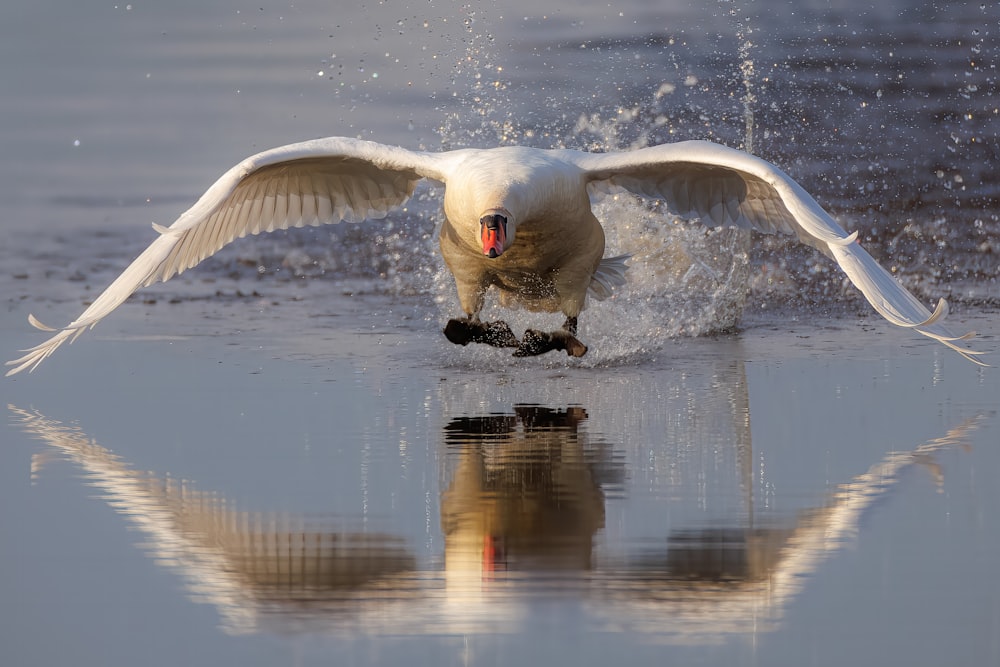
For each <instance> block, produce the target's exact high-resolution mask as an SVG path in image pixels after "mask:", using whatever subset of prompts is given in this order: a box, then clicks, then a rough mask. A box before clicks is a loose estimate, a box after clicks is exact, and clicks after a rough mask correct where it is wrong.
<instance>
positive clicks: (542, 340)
mask: <svg viewBox="0 0 1000 667" xmlns="http://www.w3.org/2000/svg"><path fill="white" fill-rule="evenodd" d="M575 334H576V318H575V317H567V318H566V321H565V322H563V325H562V328H561V329H557V330H556V331H548V332H546V331H536V330H535V329H528V330H527V331H525V332H524V339H523V340H522V341H521V344H520V345H518V346H517V349H516V350H514V356H515V357H534V356H537V355H539V354H545V353H546V352H552V351H553V350H565V351H566V354H567V355H569V356H571V357H582V356H583V355H585V354H587V346H586V345H584V344H583V343H581V342H580V340H579V339H578V338H577V337H576V335H575Z"/></svg>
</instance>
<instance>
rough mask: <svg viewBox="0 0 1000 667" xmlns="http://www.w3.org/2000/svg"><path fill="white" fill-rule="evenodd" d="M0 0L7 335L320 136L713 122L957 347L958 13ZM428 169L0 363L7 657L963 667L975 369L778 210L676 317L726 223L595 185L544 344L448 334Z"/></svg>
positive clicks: (990, 250) (985, 103) (975, 32)
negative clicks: (520, 348) (4, 2)
mask: <svg viewBox="0 0 1000 667" xmlns="http://www.w3.org/2000/svg"><path fill="white" fill-rule="evenodd" d="M0 12H2V15H3V19H4V20H3V21H0V35H2V39H0V49H2V50H3V55H4V56H5V58H4V61H5V62H6V63H8V65H7V66H6V67H5V68H4V69H3V70H2V71H0V76H2V77H3V83H4V86H5V91H8V94H7V95H6V96H5V100H6V102H5V104H4V105H2V107H0V119H2V121H3V122H2V123H0V146H2V148H3V155H4V157H3V159H2V160H0V170H2V173H0V176H2V177H0V196H2V198H3V201H4V202H5V211H6V215H5V216H4V219H3V221H2V223H0V262H2V265H3V266H4V270H3V272H0V293H2V294H3V297H4V304H5V308H4V310H3V312H2V315H0V332H2V335H0V340H2V341H3V342H4V346H5V349H6V350H7V352H6V355H7V357H5V358H10V357H12V356H14V351H15V350H16V349H18V348H21V347H25V346H28V345H31V344H34V343H35V342H37V337H38V332H36V331H33V330H32V329H30V327H28V326H27V323H26V318H27V314H28V313H29V312H32V313H34V314H35V315H36V316H38V317H39V319H41V320H42V321H44V322H47V323H50V324H60V323H62V322H64V321H68V320H69V319H71V318H72V317H75V316H76V315H77V314H78V312H79V311H80V310H81V309H82V307H83V303H84V302H85V301H86V300H88V299H90V298H93V296H94V292H95V291H96V290H99V289H102V288H103V286H104V285H106V284H107V283H108V282H109V281H110V280H111V279H112V278H113V277H114V276H115V275H116V274H117V272H118V271H119V270H121V268H122V267H123V266H124V265H125V264H126V263H127V262H128V261H129V260H130V259H131V258H132V257H133V256H134V255H135V254H136V253H137V252H139V251H140V250H141V249H142V248H143V247H144V246H145V244H146V243H148V242H149V240H150V239H151V238H152V234H153V232H152V230H150V229H149V226H148V225H149V223H150V222H154V221H155V222H158V223H161V224H169V223H170V222H171V221H172V220H173V219H174V218H175V217H176V215H177V214H178V213H179V212H180V210H182V209H183V208H184V207H185V206H186V205H187V204H188V203H190V202H191V201H193V200H194V199H195V198H196V197H197V196H198V194H199V193H200V192H201V191H202V190H203V189H204V188H205V187H206V186H207V185H208V184H209V183H210V182H211V181H212V180H213V179H214V178H215V177H217V176H218V175H219V174H220V173H221V172H222V171H223V170H224V169H225V168H227V167H228V166H230V165H231V164H234V163H235V162H236V161H237V160H239V159H240V158H242V157H244V156H245V155H247V154H250V153H252V152H254V151H257V150H261V149H264V148H267V147H271V146H274V145H279V144H282V143H288V142H291V141H297V140H300V139H305V138H310V137H315V136H326V135H333V134H344V135H349V136H361V137H364V138H373V139H376V140H381V141H386V142H392V143H399V144H402V145H406V146H409V147H414V148H417V147H423V148H429V149H434V148H438V147H449V146H455V147H457V146H465V145H493V144H497V143H514V142H517V143H529V144H533V145H539V146H573V147H582V148H590V149H597V150H608V149H617V148H628V147H631V146H635V145H641V144H644V143H655V142H658V141H667V140H676V139H684V138H693V137H701V138H712V139H716V140H719V141H723V142H725V143H728V144H730V145H734V146H743V147H750V148H752V149H753V150H754V152H756V153H758V154H760V155H762V156H764V157H766V158H768V159H771V160H773V161H775V162H777V163H779V164H780V165H782V166H783V168H785V169H786V170H787V171H788V172H789V173H791V174H792V175H793V176H795V177H796V178H797V179H799V180H801V182H802V183H803V184H804V185H805V186H806V187H807V188H808V189H809V190H810V191H811V192H813V193H814V194H815V195H816V196H817V198H818V199H819V200H820V201H821V202H822V203H824V204H825V205H827V206H829V208H830V209H831V211H833V212H834V213H835V214H836V215H837V216H838V217H839V219H840V220H841V221H842V222H843V223H844V225H845V226H846V227H847V228H848V229H860V230H862V232H861V238H862V239H863V240H864V242H865V244H866V246H867V247H870V248H871V249H872V251H873V253H874V254H875V255H876V256H877V257H879V258H880V259H883V260H884V261H885V262H886V263H887V265H889V266H891V267H893V268H894V270H895V271H896V272H897V275H898V276H899V277H900V279H901V280H903V282H904V283H905V284H906V285H907V286H908V287H909V288H911V289H913V290H914V291H915V292H916V293H917V294H919V295H920V296H921V297H922V298H925V299H926V300H927V301H928V302H931V301H932V300H933V299H935V298H936V297H938V296H941V295H945V296H948V297H949V299H950V301H951V302H952V305H953V313H952V319H953V321H954V326H955V328H956V329H961V330H962V331H964V330H966V329H975V330H977V331H979V332H980V338H979V339H977V341H975V345H976V346H978V347H979V349H995V348H996V341H997V339H996V335H997V324H996V314H995V302H996V299H997V296H998V295H997V293H996V275H997V271H998V265H997V261H996V254H995V249H996V247H997V245H996V244H997V231H998V222H997V214H996V211H997V206H996V197H997V191H996V188H997V182H996V178H995V175H994V174H995V171H996V170H995V168H994V167H995V163H996V159H997V155H996V147H997V145H998V143H997V132H998V123H1000V116H998V114H997V111H996V109H997V96H996V93H997V91H996V72H995V67H994V63H995V61H996V56H997V46H996V32H997V30H1000V24H998V20H1000V15H998V14H997V10H996V8H995V7H992V6H988V5H987V4H980V3H976V2H973V3H963V2H952V3H935V4H934V5H933V6H926V7H922V8H913V7H911V6H910V3H903V2H880V3H877V4H875V5H873V4H871V3H866V2H863V1H860V0H859V1H857V2H851V3H848V4H847V5H846V6H845V7H844V8H843V9H837V8H831V7H829V6H828V4H827V3H796V4H794V5H789V4H787V3H781V2H765V1H758V2H753V3H719V4H717V5H709V6H707V7H706V6H705V5H704V3H700V4H697V3H696V4H694V5H689V4H687V3H684V2H671V3H665V4H664V3H657V4H654V5H648V4H646V3H628V2H625V3H618V4H616V5H614V6H610V5H608V4H607V3H578V4H577V5H575V6H574V7H573V8H567V7H565V6H555V5H553V6H551V7H547V6H542V5H539V4H538V3H530V4H525V3H508V4H506V5H497V6H494V7H492V8H490V9H479V8H469V7H467V6H463V5H460V4H452V3H432V4H429V5H427V4H420V5H413V6H411V7H408V8H404V9H399V8H397V7H394V6H393V7H386V6H381V5H376V6H361V7H358V8H356V9H344V8H338V9H337V10H336V11H331V10H330V8H329V7H328V6H327V5H326V4H324V3H296V4H295V5H294V6H290V5H287V4H284V5H266V4H264V5H262V4H260V3H257V4H255V5H251V6H242V5H240V4H239V3H232V2H223V3H214V4H213V5H212V6H211V7H204V6H202V5H201V4H199V3H173V4H171V5H170V6H169V7H166V6H164V7H160V6H156V5H150V6H146V5H144V4H142V3H136V4H134V5H124V4H123V5H118V6H115V5H108V6H104V7H88V6H84V5H81V4H79V3H67V2H56V3H49V4H47V5H31V6H28V5H24V6H18V7H11V8H5V9H3V10H0ZM14 63H17V64H14ZM748 118H749V119H750V120H752V124H751V126H750V127H751V128H752V132H750V133H749V134H748V130H747V128H748V125H747V120H748ZM438 194H439V193H436V192H434V190H432V189H424V190H421V191H420V192H419V193H418V196H417V197H416V198H415V200H414V201H413V202H411V204H410V205H408V207H407V210H406V211H405V212H400V213H399V214H398V215H395V216H393V217H392V218H391V219H390V220H389V221H387V222H386V223H376V224H374V225H363V226H346V225H345V226H341V227H338V228H333V229H324V230H305V231H301V232H299V233H290V234H279V235H275V236H273V237H269V238H267V239H251V240H246V241H244V242H242V243H241V244H237V245H236V246H234V247H233V248H232V249H231V250H227V251H226V252H224V253H222V254H221V256H220V258H219V259H218V260H215V261H212V262H209V263H206V265H205V266H203V267H199V269H198V270H195V271H192V272H190V273H187V274H185V275H184V276H182V277H181V278H180V279H178V280H175V281H172V282H171V283H168V284H167V285H163V286H159V287H156V288H153V289H150V290H147V291H145V292H143V293H141V294H140V295H139V296H137V297H136V298H135V299H133V300H132V301H130V302H129V303H128V304H126V305H125V306H123V307H122V308H121V309H120V310H119V311H118V312H116V313H115V314H114V316H112V317H110V318H109V319H108V320H107V321H105V322H102V323H101V325H100V327H99V328H98V329H96V330H95V331H93V332H89V333H88V334H87V336H86V337H85V338H84V339H81V340H80V341H79V342H78V343H76V344H75V345H73V346H70V347H67V348H65V349H61V350H60V351H59V352H58V353H57V354H56V355H55V357H54V358H52V359H50V360H49V361H47V362H46V363H45V364H44V365H43V366H41V367H40V368H39V369H38V371H36V372H35V373H33V374H32V375H30V376H29V375H21V376H17V377H16V378H13V379H7V380H6V381H5V382H3V383H2V385H0V398H2V403H3V405H4V406H6V407H5V409H6V411H7V415H8V417H7V421H8V425H7V426H5V427H4V433H5V437H4V439H3V446H2V447H0V476H2V479H0V536H2V538H0V563H2V564H3V565H4V567H3V574H2V575H0V600H3V602H0V621H2V622H0V628H2V629H0V656H2V658H3V660H2V661H3V662H4V664H8V663H9V664H12V665H33V664H38V665H52V664H70V663H72V664H82V665H119V664H121V665H126V664H136V663H143V664H150V665H155V664H176V663H178V662H184V663H189V664H219V663H237V662H239V663H243V664H275V663H278V664H281V663H293V664H328V663H330V662H332V661H340V662H346V663H351V664H414V663H416V664H428V665H442V664H443V665H448V664H487V665H488V664H506V663H524V664H543V663H546V662H551V663H557V664H564V663H570V662H572V663H575V664H584V665H605V664H608V663H611V662H615V663H622V664H654V663H655V664H662V663H664V662H680V663H693V664H768V665H773V664H787V665H801V664H823V665H827V664H829V665H837V664H885V663H901V664H902V663H905V664H912V665H939V664H955V665H985V664H995V663H997V662H998V661H1000V611H998V610H1000V584H998V583H997V581H998V579H997V576H996V565H995V564H996V563H997V562H1000V522H998V518H997V513H996V508H997V507H1000V498H998V487H997V485H996V484H995V482H994V481H993V480H994V479H995V478H996V473H997V472H998V471H1000V455H998V449H997V446H996V443H997V442H998V441H1000V438H998V435H1000V430H998V427H997V423H996V415H995V411H996V408H997V397H998V396H1000V387H998V380H997V376H996V373H994V372H993V370H992V369H980V368H978V367H975V366H973V365H971V364H969V363H968V362H965V361H964V360H962V359H961V358H960V357H958V356H957V355H955V354H954V353H952V352H950V351H949V350H947V349H945V348H943V347H941V346H939V345H937V344H935V343H934V342H933V341H929V340H926V339H923V338H922V337H916V336H911V335H910V334H909V333H907V332H906V331H902V330H899V329H896V328H893V327H891V326H889V325H887V324H885V323H883V322H882V321H881V320H879V319H878V318H877V317H876V316H874V315H872V314H870V311H869V309H868V308H867V306H866V305H865V304H864V302H863V301H862V300H860V299H859V298H858V297H857V295H856V293H855V292H854V291H853V289H851V288H849V287H846V286H845V285H844V282H843V279H842V278H841V277H840V275H839V274H838V273H837V271H836V270H835V269H834V268H833V267H831V266H830V265H829V264H828V263H827V262H826V261H825V260H824V259H823V258H821V257H819V256H817V255H816V254H814V253H812V251H809V250H808V249H800V248H798V247H796V246H795V245H794V243H793V242H787V241H784V240H776V239H762V240H758V241H757V243H756V245H755V246H754V250H753V251H752V252H751V254H750V257H749V262H748V264H747V265H746V267H745V271H746V276H747V278H748V279H749V281H750V291H749V299H748V302H747V306H748V309H747V312H746V316H745V317H744V320H743V328H742V330H741V331H740V332H739V333H737V334H721V335H720V334H711V335H703V336H698V337H691V336H690V335H689V334H691V333H698V332H701V333H705V332H707V331H711V330H712V329H713V328H717V325H718V323H719V317H720V313H722V312H723V311H724V310H725V305H724V304H725V302H726V300H727V299H728V298H729V297H730V296H731V295H730V294H729V292H730V288H731V287H732V285H730V284H728V283H726V281H725V280H722V279H720V278H719V275H725V271H722V273H721V274H720V273H719V267H722V269H725V268H726V266H727V265H728V263H729V262H728V259H729V258H728V257H726V256H725V255H722V257H721V259H720V257H719V255H720V252H719V248H720V247H722V248H725V247H726V246H725V243H726V241H725V239H721V240H720V239H717V238H714V237H711V236H710V237H706V236H705V235H704V234H703V233H702V232H701V231H699V230H697V229H690V230H688V229H685V228H683V227H681V226H679V225H673V224H672V223H671V222H670V221H669V220H665V219H664V216H663V215H662V213H660V212H658V211H656V210H650V209H648V208H647V207H644V206H642V205H639V204H637V203H635V202H631V201H610V202H609V201H606V202H603V203H601V204H600V207H599V212H600V214H601V216H602V217H603V218H604V219H605V220H606V221H607V222H608V223H609V227H610V228H611V229H612V231H611V233H610V235H609V238H610V241H611V245H612V250H614V251H618V250H633V251H637V259H636V268H635V269H634V270H633V274H634V275H633V285H632V287H631V288H630V290H629V291H628V292H626V293H625V294H623V295H621V297H620V298H617V299H616V300H615V301H613V302H606V303H603V304H599V305H598V306H595V307H594V308H592V309H590V310H588V311H587V313H586V314H585V315H586V318H585V319H584V320H583V332H584V334H585V336H586V340H587V342H588V343H589V344H591V346H592V351H591V353H590V354H588V356H587V357H585V358H584V360H581V361H579V362H577V361H573V362H570V361H567V360H566V359H565V358H561V357H555V356H551V355H550V356H549V357H545V358H541V359H531V360H512V359H510V358H508V357H507V356H506V355H505V354H504V353H502V352H498V351H495V350H481V349H480V350H476V349H458V348H454V347H453V346H450V345H449V344H448V343H447V342H446V341H444V339H443V337H441V336H440V327H441V325H442V323H443V322H444V320H445V319H446V318H447V317H449V316H451V315H452V314H453V313H454V309H455V305H454V297H453V294H452V288H451V286H450V285H449V279H448V277H447V276H446V275H444V274H443V272H442V269H441V266H440V264H439V263H438V260H437V258H436V256H435V255H434V254H433V248H434V241H433V230H434V227H435V225H436V223H437V221H438V216H439V215H440V212H439V209H440V203H439V200H438V199H437V195H438ZM720 243H721V246H720ZM413 247H416V248H418V250H419V251H418V252H416V253H412V252H411V253H405V252H402V250H403V249H406V248H413ZM639 251H641V252H639ZM424 256H426V257H431V258H433V259H431V260H426V261H425V260H424V259H423V257H424ZM676 266H683V267H684V270H683V271H681V270H676ZM698 266H703V267H705V268H704V270H703V271H699V270H694V269H692V267H698ZM511 321H512V324H514V325H515V329H518V328H523V327H525V326H528V325H531V324H533V323H536V322H537V320H536V319H532V318H531V317H527V316H525V315H521V314H515V315H513V316H511ZM543 321H544V320H543ZM993 361H995V359H994V360H993Z"/></svg>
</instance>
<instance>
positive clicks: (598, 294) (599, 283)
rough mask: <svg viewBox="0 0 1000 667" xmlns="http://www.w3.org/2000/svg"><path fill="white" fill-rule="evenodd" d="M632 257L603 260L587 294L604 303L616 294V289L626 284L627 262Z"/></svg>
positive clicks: (629, 255) (591, 280) (606, 258)
mask: <svg viewBox="0 0 1000 667" xmlns="http://www.w3.org/2000/svg"><path fill="white" fill-rule="evenodd" d="M631 257H632V255H631V254H627V255H618V256H617V257H605V258H604V259H602V260H601V263H600V264H598V265H597V270H596V271H594V275H593V277H591V279H590V287H589V288H588V290H587V293H588V294H589V295H590V296H592V297H594V298H595V299H597V300H598V301H603V300H604V299H607V298H608V297H609V296H611V295H612V294H614V291H615V288H616V287H621V286H622V285H624V284H625V282H626V279H625V272H626V271H628V264H626V263H625V262H627V261H628V260H629V259H631Z"/></svg>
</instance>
